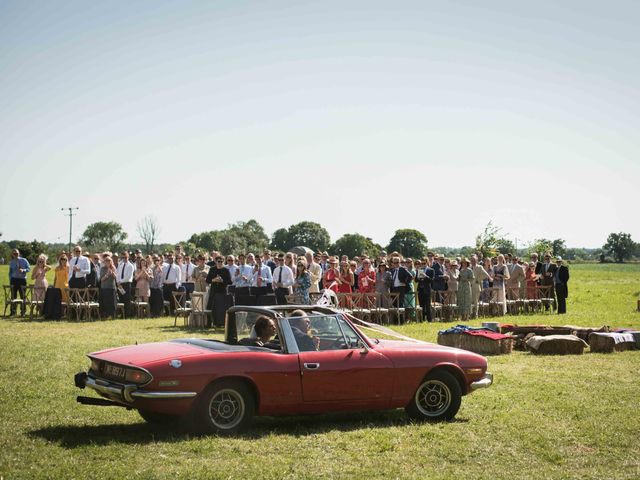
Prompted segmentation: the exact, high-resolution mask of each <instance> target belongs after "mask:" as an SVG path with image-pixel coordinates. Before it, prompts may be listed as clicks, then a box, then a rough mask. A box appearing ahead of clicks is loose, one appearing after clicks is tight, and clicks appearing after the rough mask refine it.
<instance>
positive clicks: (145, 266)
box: [135, 258, 153, 302]
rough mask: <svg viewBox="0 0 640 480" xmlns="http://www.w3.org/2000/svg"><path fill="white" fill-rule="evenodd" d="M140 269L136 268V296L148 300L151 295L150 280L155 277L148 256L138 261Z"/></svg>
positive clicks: (144, 300)
mask: <svg viewBox="0 0 640 480" xmlns="http://www.w3.org/2000/svg"><path fill="white" fill-rule="evenodd" d="M137 263H138V269H137V270H136V274H135V279H136V296H137V297H138V300H141V301H143V302H147V301H148V300H149V297H150V296H151V288H150V283H149V282H150V281H151V279H152V278H153V271H152V270H151V268H149V263H148V262H147V259H146V258H140V259H138V261H137Z"/></svg>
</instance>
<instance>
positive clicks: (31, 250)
mask: <svg viewBox="0 0 640 480" xmlns="http://www.w3.org/2000/svg"><path fill="white" fill-rule="evenodd" d="M7 245H8V246H9V252H8V255H7V256H5V257H4V258H5V261H6V262H8V261H9V259H10V258H11V250H13V249H14V248H17V249H18V250H19V251H20V256H21V257H23V258H26V259H27V260H28V261H29V263H31V264H34V263H35V262H36V259H37V258H38V255H40V254H41V253H45V254H46V253H47V252H48V250H49V249H48V248H47V244H46V243H44V242H39V241H38V240H35V239H34V240H32V241H31V242H24V241H22V240H11V241H10V242H7Z"/></svg>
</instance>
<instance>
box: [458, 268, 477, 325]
mask: <svg viewBox="0 0 640 480" xmlns="http://www.w3.org/2000/svg"><path fill="white" fill-rule="evenodd" d="M474 279H475V275H474V273H473V270H471V267H470V266H469V261H468V260H467V259H466V258H464V257H462V258H461V259H460V274H459V275H458V310H459V312H460V318H461V320H462V321H463V322H466V321H467V320H469V315H471V283H472V282H473V280H474Z"/></svg>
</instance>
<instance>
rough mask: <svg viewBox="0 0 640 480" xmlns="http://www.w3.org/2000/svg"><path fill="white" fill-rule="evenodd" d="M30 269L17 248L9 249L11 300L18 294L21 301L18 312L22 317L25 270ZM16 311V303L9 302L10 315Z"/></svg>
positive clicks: (25, 283)
mask: <svg viewBox="0 0 640 480" xmlns="http://www.w3.org/2000/svg"><path fill="white" fill-rule="evenodd" d="M30 270H31V266H30V265H29V262H28V261H27V259H26V258H22V257H21V256H20V252H19V251H18V249H16V248H14V249H13V250H12V251H11V262H9V284H10V285H11V300H15V299H17V298H18V295H20V298H21V299H22V300H23V302H22V303H21V304H20V312H21V315H22V316H23V317H24V314H25V307H26V305H25V304H24V291H25V287H26V286H27V272H29V271H30ZM15 313H16V304H15V303H13V302H11V315H15Z"/></svg>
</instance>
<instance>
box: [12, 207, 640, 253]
mask: <svg viewBox="0 0 640 480" xmlns="http://www.w3.org/2000/svg"><path fill="white" fill-rule="evenodd" d="M160 232H161V229H160V227H159V225H158V221H157V220H156V219H155V217H153V216H147V217H145V218H143V219H142V220H141V221H140V222H139V223H138V225H137V233H138V236H139V237H140V239H141V240H142V242H139V243H130V242H127V239H128V238H129V236H128V234H127V232H125V231H124V229H123V227H122V225H121V224H119V223H117V222H114V221H108V222H95V223H92V224H91V225H89V226H88V227H87V228H86V229H85V230H84V232H83V234H82V236H81V237H80V238H79V239H78V243H79V244H80V245H83V246H84V247H85V248H86V249H88V250H89V251H106V250H109V251H113V252H118V251H121V250H123V249H129V250H133V249H136V248H140V249H141V250H142V251H144V252H146V253H150V252H153V251H155V252H163V251H166V250H171V249H173V247H174V244H166V243H164V244H163V243H158V237H159V234H160ZM0 236H2V234H1V233H0ZM178 243H180V244H181V245H182V246H183V248H184V249H185V251H187V252H190V253H195V252H198V251H202V252H210V251H212V250H217V251H220V252H223V253H240V252H256V253H257V252H262V251H263V250H264V249H265V248H270V249H272V250H276V251H283V252H286V251H288V250H290V249H291V248H293V247H296V246H305V247H309V248H311V249H312V250H314V251H328V252H330V253H331V254H333V255H347V256H349V257H350V258H352V257H355V256H359V255H362V254H367V255H369V256H370V257H377V256H378V255H379V254H380V253H381V252H382V251H383V250H386V251H387V252H392V251H397V252H400V253H401V254H402V255H403V256H405V257H412V258H421V257H423V256H425V255H426V253H427V249H428V248H429V247H428V240H427V237H426V235H425V234H424V233H422V232H420V231H418V230H415V229H410V228H404V229H399V230H396V231H395V233H394V235H393V236H392V237H391V239H390V240H389V243H388V244H387V245H380V244H378V243H375V242H374V241H373V240H372V239H371V238H370V237H367V236H365V235H362V234H360V233H347V234H345V235H343V236H341V237H340V238H338V239H337V240H336V241H335V242H332V241H331V237H330V235H329V232H328V231H327V230H326V229H325V228H324V227H323V226H322V225H320V224H318V223H315V222H310V221H303V222H299V223H296V224H294V225H291V226H289V227H288V228H279V229H277V230H276V231H275V232H273V234H272V235H271V236H268V235H267V233H266V232H265V230H264V228H263V227H262V225H260V223H258V222H257V221H256V220H254V219H251V220H248V221H246V222H244V221H239V222H236V223H232V224H229V225H227V228H224V229H221V230H209V231H204V232H200V233H194V234H193V235H191V236H190V237H189V238H188V239H186V240H185V241H182V242H178ZM13 248H18V249H19V250H20V251H21V253H22V255H23V256H24V257H25V258H27V259H28V260H29V261H30V262H33V261H35V258H36V257H37V256H38V255H39V254H40V253H47V254H49V255H50V256H52V255H53V256H56V255H57V254H58V253H59V252H60V251H61V250H65V249H66V248H67V246H66V245H65V244H61V243H57V244H51V243H49V244H48V243H44V242H40V241H38V240H33V241H31V242H26V241H21V240H12V241H7V242H0V259H2V258H4V259H5V260H8V259H9V258H10V253H11V249H13ZM431 249H432V250H435V251H438V252H439V253H443V254H445V255H448V256H452V255H464V256H470V255H472V254H473V253H475V252H482V254H483V255H484V256H494V255H496V254H498V253H513V254H515V255H518V256H523V255H528V254H530V253H532V252H537V253H538V254H542V253H544V252H551V253H552V254H553V255H555V256H557V255H560V256H562V257H565V258H566V259H568V260H583V261H600V262H604V261H608V260H609V258H611V259H613V261H615V262H618V263H622V262H625V261H627V260H630V259H633V258H635V257H637V256H638V255H640V246H639V244H637V243H636V242H634V241H633V239H632V238H631V235H630V234H628V233H623V232H620V233H611V234H610V235H609V236H608V238H607V241H606V243H605V244H604V245H603V246H602V248H599V249H584V248H567V246H566V242H565V241H564V240H563V239H561V238H557V239H554V240H551V239H546V238H539V239H534V240H533V241H531V242H529V243H528V244H526V245H524V246H523V245H520V248H517V246H516V245H515V244H514V243H513V242H512V241H511V240H509V239H508V238H507V235H506V234H504V233H503V231H502V229H501V228H499V227H497V226H496V225H494V224H493V223H492V222H489V223H488V224H487V226H486V227H485V228H484V230H483V231H482V232H480V233H479V234H478V235H477V236H476V237H475V244H474V245H469V246H464V247H460V248H453V247H437V248H435V247H434V248H431Z"/></svg>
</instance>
